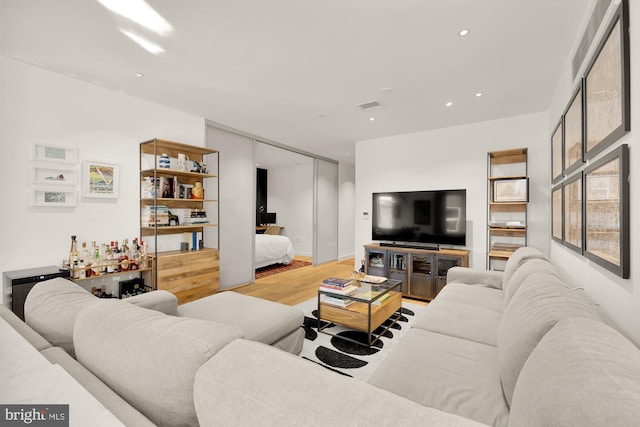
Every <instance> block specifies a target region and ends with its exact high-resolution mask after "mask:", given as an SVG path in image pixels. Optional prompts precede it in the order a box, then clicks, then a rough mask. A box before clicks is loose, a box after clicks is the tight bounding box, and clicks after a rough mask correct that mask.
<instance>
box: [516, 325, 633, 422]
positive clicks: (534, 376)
mask: <svg viewBox="0 0 640 427" xmlns="http://www.w3.org/2000/svg"><path fill="white" fill-rule="evenodd" d="M638 420H640V350H638V348H636V347H635V346H634V345H633V344H632V343H631V342H629V341H628V340H626V339H625V338H624V337H623V336H622V335H620V334H619V333H618V332H616V331H615V330H613V329H612V328H610V327H609V326H607V325H605V324H603V323H600V322H597V321H592V320H589V319H584V318H570V319H565V320H561V321H559V322H558V323H557V324H556V325H555V326H554V327H553V328H552V329H551V330H550V331H549V333H548V334H547V335H545V336H544V338H542V340H540V343H539V344H538V346H537V347H536V348H535V350H533V352H532V353H531V356H529V359H528V360H527V362H526V363H525V365H524V366H523V368H522V372H521V373H520V378H519V379H518V384H517V385H516V388H515V391H514V394H513V402H512V405H511V415H510V419H509V425H510V426H514V427H518V426H532V425H536V426H551V425H562V426H576V427H577V426H580V427H584V426H632V425H638V422H639V421H638Z"/></svg>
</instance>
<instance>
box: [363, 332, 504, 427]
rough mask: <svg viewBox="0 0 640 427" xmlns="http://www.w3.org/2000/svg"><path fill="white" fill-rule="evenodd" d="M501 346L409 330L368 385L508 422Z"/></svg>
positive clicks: (424, 402) (439, 406)
mask: <svg viewBox="0 0 640 427" xmlns="http://www.w3.org/2000/svg"><path fill="white" fill-rule="evenodd" d="M497 356H498V354H497V349H496V348H495V347H492V346H489V345H485V344H480V343H477V342H473V341H468V340H463V339H460V338H455V337H450V336H447V335H442V334H438V333H434V332H428V331H424V330H421V329H416V328H411V329H410V330H409V331H408V332H407V333H406V334H405V336H404V337H403V338H402V340H400V342H398V343H397V344H396V346H395V347H394V348H393V350H392V351H391V353H390V354H389V356H388V357H387V358H386V359H385V360H384V361H383V362H382V364H381V365H380V367H379V368H378V369H377V370H376V371H375V372H374V373H373V375H372V376H371V378H370V379H369V383H370V384H373V385H375V386H376V387H380V388H382V389H385V390H388V391H390V392H392V393H394V394H397V395H399V396H402V397H406V398H407V399H410V400H413V401H414V402H417V403H420V404H421V405H424V406H428V407H431V408H435V409H440V410H442V411H445V412H449V413H452V414H457V415H460V416H463V417H465V418H470V419H472V420H475V421H478V422H481V423H484V424H488V425H494V426H505V425H506V424H507V419H508V410H507V404H506V402H505V400H504V396H503V394H502V388H501V387H500V376H499V371H498V358H497Z"/></svg>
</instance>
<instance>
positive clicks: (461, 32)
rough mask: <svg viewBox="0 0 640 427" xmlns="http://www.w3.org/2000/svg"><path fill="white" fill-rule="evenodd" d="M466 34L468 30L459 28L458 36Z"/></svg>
mask: <svg viewBox="0 0 640 427" xmlns="http://www.w3.org/2000/svg"><path fill="white" fill-rule="evenodd" d="M467 34H469V30H467V29H466V28H465V29H464V30H460V32H459V33H458V35H459V36H460V37H464V36H466V35H467Z"/></svg>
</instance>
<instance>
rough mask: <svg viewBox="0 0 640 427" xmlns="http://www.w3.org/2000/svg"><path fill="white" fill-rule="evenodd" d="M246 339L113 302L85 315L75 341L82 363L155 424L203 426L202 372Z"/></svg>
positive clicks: (201, 322)
mask: <svg viewBox="0 0 640 427" xmlns="http://www.w3.org/2000/svg"><path fill="white" fill-rule="evenodd" d="M241 335H242V332H241V331H240V330H239V329H238V328H236V327H234V326H228V325H222V324H216V323H213V322H207V321H204V320H196V319H186V318H182V317H175V316H167V315H166V314H163V313H160V312H157V311H154V310H149V309H146V308H141V307H137V306H135V305H132V304H127V303H126V302H122V301H119V300H108V301H100V302H97V303H95V304H93V305H90V306H88V307H86V308H85V309H84V310H82V311H81V312H80V314H79V315H78V318H77V321H76V325H75V328H74V333H73V338H74V342H75V348H76V355H77V358H78V361H79V362H80V363H82V364H83V365H84V366H86V367H87V368H88V369H89V370H90V371H91V372H93V373H94V374H95V375H96V376H97V377H98V378H100V379H101V380H102V381H103V382H104V383H105V384H106V385H108V386H109V387H111V388H112V389H113V390H114V391H115V392H116V393H118V394H119V395H120V396H122V398H124V399H125V400H126V401H127V402H129V403H130V404H131V405H133V406H134V407H135V408H137V409H138V410H139V411H140V412H142V413H143V414H144V415H145V416H146V417H147V418H149V419H150V420H151V421H153V422H154V423H156V424H158V425H159V426H169V425H171V426H173V425H180V426H197V425H198V421H197V418H196V414H195V408H194V405H193V380H194V377H195V374H196V371H197V370H198V368H200V366H202V364H203V363H204V362H206V361H207V360H209V359H210V358H211V356H213V355H214V354H215V353H217V352H218V351H219V350H220V349H221V348H222V347H224V346H225V345H227V344H228V343H230V342H231V341H233V340H234V339H236V338H238V337H240V336H241Z"/></svg>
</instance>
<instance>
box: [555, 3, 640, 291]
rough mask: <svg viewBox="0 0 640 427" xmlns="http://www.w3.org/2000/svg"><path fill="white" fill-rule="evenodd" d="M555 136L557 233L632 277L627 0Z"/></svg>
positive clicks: (577, 248)
mask: <svg viewBox="0 0 640 427" xmlns="http://www.w3.org/2000/svg"><path fill="white" fill-rule="evenodd" d="M585 70H586V71H585V72H584V75H583V76H582V77H581V78H580V81H579V83H578V85H577V87H576V88H575V90H574V91H573V93H572V96H571V97H570V99H569V102H568V104H567V107H566V109H565V110H564V113H563V114H562V116H561V117H560V119H559V120H558V123H557V125H556V126H555V128H554V130H553V133H552V135H551V183H552V189H551V207H552V208H551V210H552V212H551V228H552V229H551V237H552V239H553V240H555V241H557V242H559V243H562V244H563V245H565V246H566V247H568V248H570V249H572V250H574V251H576V252H577V253H579V254H580V255H583V256H584V257H586V258H588V259H590V260H592V261H593V262H595V263H597V264H599V265H601V266H603V267H604V268H606V269H607V270H609V271H611V272H613V273H615V274H617V275H618V276H620V277H622V278H625V279H627V278H629V273H630V271H629V270H630V266H629V263H630V257H629V246H630V236H629V147H628V145H627V144H617V145H614V143H615V142H616V141H618V140H619V139H620V137H622V136H623V135H624V134H626V133H627V132H629V130H630V115H629V114H630V112H629V110H630V91H629V78H630V74H629V72H630V70H629V22H628V2H627V1H626V0H625V1H622V2H621V3H620V5H619V6H618V9H617V11H616V12H615V14H614V15H613V18H612V20H611V22H610V24H609V26H608V27H607V29H606V31H605V32H604V36H603V38H602V40H601V42H600V44H599V45H598V47H597V49H595V51H594V54H593V57H592V58H591V59H590V62H589V63H588V65H587V67H586V68H585Z"/></svg>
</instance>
